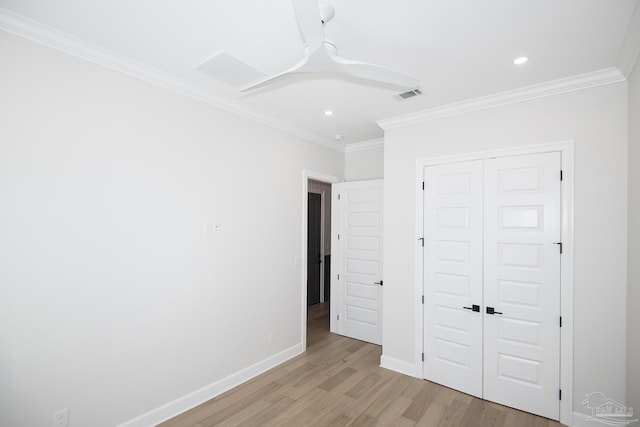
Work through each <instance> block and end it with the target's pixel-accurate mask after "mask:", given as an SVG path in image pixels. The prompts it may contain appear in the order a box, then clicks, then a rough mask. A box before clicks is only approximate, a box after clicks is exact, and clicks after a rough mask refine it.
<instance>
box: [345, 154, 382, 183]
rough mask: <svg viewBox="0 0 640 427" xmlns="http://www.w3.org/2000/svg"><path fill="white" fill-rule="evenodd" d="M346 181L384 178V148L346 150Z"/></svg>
mask: <svg viewBox="0 0 640 427" xmlns="http://www.w3.org/2000/svg"><path fill="white" fill-rule="evenodd" d="M344 177H345V180H346V181H363V180H367V179H381V178H383V177H384V147H383V146H376V147H373V148H367V149H359V150H353V151H351V150H347V152H346V154H345V171H344Z"/></svg>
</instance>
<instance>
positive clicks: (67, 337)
mask: <svg viewBox="0 0 640 427" xmlns="http://www.w3.org/2000/svg"><path fill="white" fill-rule="evenodd" d="M0 57H1V58H2V66H0V94H1V96H0V120H1V125H0V396H1V398H0V425H3V426H50V425H52V418H53V412H54V411H56V410H59V409H62V408H70V410H71V426H72V427H76V426H77V427H80V426H113V425H116V424H118V423H122V422H125V421H127V420H130V419H132V418H134V417H136V416H138V415H140V414H143V413H145V412H146V411H149V410H152V409H154V408H157V407H159V406H160V405H163V404H165V403H167V402H170V401H172V400H174V399H177V398H179V397H181V396H184V395H186V394H187V393H190V392H193V391H195V390H197V389H199V388H201V387H205V386H207V385H210V384H212V383H214V382H216V381H218V380H220V379H222V378H225V377H227V376H229V375H230V374H234V373H237V372H238V371H240V370H241V369H244V368H247V367H248V366H250V365H251V364H253V363H256V362H259V361H263V360H264V359H266V358H268V357H270V356H273V355H275V354H277V353H279V352H281V351H283V350H286V349H291V348H295V347H296V346H297V345H300V343H301V336H300V331H301V329H300V328H301V326H300V323H301V309H302V304H301V298H302V297H301V289H302V288H301V283H300V281H301V274H302V273H301V270H300V266H295V267H294V257H300V256H301V255H302V253H301V251H302V249H301V248H302V245H301V242H302V234H301V233H302V231H301V230H302V205H303V199H302V191H301V190H302V177H303V174H302V170H303V169H310V170H313V171H318V172H323V173H326V174H330V175H335V176H342V174H343V171H344V156H343V154H342V153H340V152H337V151H332V150H329V149H326V148H323V147H321V146H319V145H316V144H311V143H307V142H305V141H302V140H300V139H299V138H296V137H292V136H290V135H288V134H285V133H282V132H279V131H276V130H274V129H272V128H268V127H265V126H262V125H259V124H256V123H255V122H252V121H249V120H246V119H244V118H241V117H239V116H236V115H233V114H230V113H227V112H224V111H221V110H218V109H216V108H214V107H211V106H209V105H206V104H203V103H200V102H198V101H195V100H192V99H190V98H187V97H184V96H181V95H178V94H175V93H173V92H170V91H167V90H164V89H161V88H158V87H156V86H152V85H150V84H147V83H144V82H142V81H139V80H136V79H133V78H130V77H128V76H125V75H123V74H119V73H116V72H113V71H111V70H109V69H106V68H102V67H99V66H96V65H94V64H91V63H88V62H84V61H82V60H80V59H77V58H75V57H71V56H68V55H66V54H63V53H60V52H57V51H54V50H51V49H48V48H45V47H42V46H39V45H35V44H33V43H31V42H28V41H26V40H23V39H19V38H16V37H13V36H10V35H8V34H6V33H2V32H0ZM256 181H260V182H261V183H262V184H263V185H262V187H261V188H260V189H256V187H255V182H256ZM265 189H266V190H265ZM210 219H213V220H215V221H217V222H218V223H220V224H221V225H222V231H221V233H219V234H217V235H215V236H211V237H204V236H203V221H207V220H210ZM274 241H277V242H278V247H277V248H276V250H274V248H273V247H272V242H274ZM271 331H274V332H276V334H277V335H276V336H277V338H276V342H275V343H274V344H269V334H270V332H271Z"/></svg>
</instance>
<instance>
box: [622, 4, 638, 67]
mask: <svg viewBox="0 0 640 427" xmlns="http://www.w3.org/2000/svg"><path fill="white" fill-rule="evenodd" d="M627 28H628V29H627V34H626V35H625V37H624V42H623V43H622V49H621V50H620V57H619V58H618V69H619V70H620V72H621V73H622V74H623V75H624V76H625V77H626V78H629V76H630V75H631V72H632V71H633V67H634V66H635V65H636V63H637V62H638V57H640V3H638V4H636V7H635V9H634V10H633V14H632V15H631V20H630V21H629V26H628V27H627Z"/></svg>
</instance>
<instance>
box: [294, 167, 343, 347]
mask: <svg viewBox="0 0 640 427" xmlns="http://www.w3.org/2000/svg"><path fill="white" fill-rule="evenodd" d="M303 180H304V181H303V190H304V193H303V195H304V197H303V201H304V202H303V256H302V257H301V261H302V265H301V267H302V286H303V289H302V296H303V301H302V302H303V304H302V328H301V329H302V330H301V335H302V343H303V348H304V349H305V350H306V348H307V345H313V343H314V342H316V341H317V339H316V338H319V337H320V338H321V337H322V335H324V334H329V324H330V322H329V317H330V311H331V310H330V289H329V288H330V287H329V282H330V280H329V279H330V277H331V273H330V269H331V184H332V183H337V182H339V181H340V179H339V178H337V177H332V176H328V175H323V174H320V173H314V172H307V171H305V172H304V174H303Z"/></svg>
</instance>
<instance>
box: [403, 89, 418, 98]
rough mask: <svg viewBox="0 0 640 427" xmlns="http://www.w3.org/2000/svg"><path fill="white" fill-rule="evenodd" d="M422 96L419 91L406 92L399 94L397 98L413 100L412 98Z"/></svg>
mask: <svg viewBox="0 0 640 427" xmlns="http://www.w3.org/2000/svg"><path fill="white" fill-rule="evenodd" d="M418 95H422V91H421V90H420V89H414V90H410V91H408V92H403V93H399V94H398V96H399V97H400V98H402V99H407V98H413V97H414V96H418Z"/></svg>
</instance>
